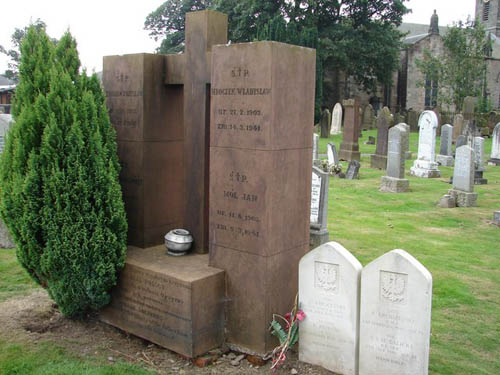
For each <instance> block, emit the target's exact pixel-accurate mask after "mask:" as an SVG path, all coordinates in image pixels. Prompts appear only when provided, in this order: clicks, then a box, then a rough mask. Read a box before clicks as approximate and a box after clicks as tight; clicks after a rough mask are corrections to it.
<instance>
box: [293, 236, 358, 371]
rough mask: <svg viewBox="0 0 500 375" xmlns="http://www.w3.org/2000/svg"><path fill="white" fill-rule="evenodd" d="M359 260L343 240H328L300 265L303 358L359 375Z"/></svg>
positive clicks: (300, 353)
mask: <svg viewBox="0 0 500 375" xmlns="http://www.w3.org/2000/svg"><path fill="white" fill-rule="evenodd" d="M361 268H362V266H361V264H360V263H359V261H358V260H357V259H356V258H355V257H354V256H353V255H352V254H351V253H350V252H349V251H347V250H346V249H345V248H344V247H343V246H342V245H340V244H339V243H337V242H328V243H326V244H324V245H322V246H320V247H318V248H316V249H314V250H312V251H310V252H309V253H308V254H307V255H305V256H304V257H303V258H302V259H301V261H300V264H299V305H300V308H301V309H302V310H303V311H304V313H305V315H306V319H304V320H303V321H302V322H301V323H300V342H299V360H300V361H303V362H307V363H311V364H314V365H319V366H322V367H324V368H326V369H328V370H330V371H333V372H335V373H336V374H342V375H357V373H358V340H359V288H360V284H359V283H360V275H361Z"/></svg>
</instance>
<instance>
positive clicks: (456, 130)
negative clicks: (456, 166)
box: [452, 113, 464, 143]
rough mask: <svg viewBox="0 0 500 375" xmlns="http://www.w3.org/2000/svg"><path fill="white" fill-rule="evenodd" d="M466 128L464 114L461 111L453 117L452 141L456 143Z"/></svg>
mask: <svg viewBox="0 0 500 375" xmlns="http://www.w3.org/2000/svg"><path fill="white" fill-rule="evenodd" d="M463 130H464V116H462V115H461V114H460V113H459V114H456V115H455V117H454V118H453V133H452V142H453V143H456V142H457V138H458V136H459V135H462V132H463Z"/></svg>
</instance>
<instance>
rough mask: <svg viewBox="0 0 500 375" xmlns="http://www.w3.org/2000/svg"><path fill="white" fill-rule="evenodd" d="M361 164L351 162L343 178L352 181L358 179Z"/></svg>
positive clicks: (354, 161)
mask: <svg viewBox="0 0 500 375" xmlns="http://www.w3.org/2000/svg"><path fill="white" fill-rule="evenodd" d="M360 167H361V164H360V163H359V161H357V160H351V161H350V162H349V165H348V166H347V172H346V173H345V178H346V179H347V180H354V179H358V178H359V168H360Z"/></svg>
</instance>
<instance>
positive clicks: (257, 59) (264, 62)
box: [209, 42, 316, 354]
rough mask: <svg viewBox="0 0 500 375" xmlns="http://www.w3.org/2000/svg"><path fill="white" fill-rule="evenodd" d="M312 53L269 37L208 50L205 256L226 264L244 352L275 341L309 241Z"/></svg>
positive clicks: (233, 322)
mask: <svg viewBox="0 0 500 375" xmlns="http://www.w3.org/2000/svg"><path fill="white" fill-rule="evenodd" d="M315 62H316V56H315V51H314V50H311V49H308V48H303V47H298V46H290V45H286V44H282V43H276V42H256V43H245V44H233V45H229V46H226V45H221V46H216V47H213V49H212V67H213V68H212V87H211V92H212V100H211V128H210V205H209V207H210V209H209V210H210V232H209V233H210V264H211V265H213V266H215V267H217V268H220V269H223V270H225V271H226V293H227V299H228V302H227V309H226V314H227V315H226V319H227V323H226V339H227V342H228V345H229V346H230V347H231V348H233V349H237V350H239V351H244V352H247V353H253V354H263V353H265V352H267V351H268V350H270V349H272V348H273V346H274V345H275V340H274V338H273V337H272V336H271V335H270V334H269V331H268V328H269V322H270V321H271V319H272V315H273V313H278V314H285V313H286V312H287V311H289V309H290V307H291V306H292V305H293V301H294V298H295V295H296V293H297V277H298V262H299V260H300V258H301V257H302V256H303V255H304V253H305V252H307V251H308V248H309V219H310V218H309V216H308V215H309V211H310V205H311V175H312V172H311V168H312V166H311V161H310V160H311V159H310V157H311V156H310V155H311V153H312V144H311V143H312V137H311V127H312V123H313V118H314V72H315ZM299 102H300V103H301V105H300V106H297V105H296V104H297V103H299ZM242 111H243V112H242ZM270 285H272V286H274V287H269V286H270ZM249 317H251V318H250V319H249Z"/></svg>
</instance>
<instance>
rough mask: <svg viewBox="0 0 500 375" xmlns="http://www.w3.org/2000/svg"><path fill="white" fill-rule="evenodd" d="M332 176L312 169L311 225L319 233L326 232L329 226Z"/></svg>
mask: <svg viewBox="0 0 500 375" xmlns="http://www.w3.org/2000/svg"><path fill="white" fill-rule="evenodd" d="M329 182H330V174H329V173H326V172H324V171H323V170H321V169H320V168H318V167H313V169H312V181H311V215H310V225H311V228H312V229H315V230H317V231H321V230H326V226H327V224H328V188H329Z"/></svg>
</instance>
